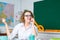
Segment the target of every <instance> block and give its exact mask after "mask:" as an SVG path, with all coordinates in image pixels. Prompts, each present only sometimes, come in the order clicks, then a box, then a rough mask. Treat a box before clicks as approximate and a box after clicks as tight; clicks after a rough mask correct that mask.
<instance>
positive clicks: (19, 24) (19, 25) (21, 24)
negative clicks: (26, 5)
mask: <svg viewBox="0 0 60 40" xmlns="http://www.w3.org/2000/svg"><path fill="white" fill-rule="evenodd" d="M23 25H24V23H18V24H17V25H16V26H18V27H21V26H23Z"/></svg>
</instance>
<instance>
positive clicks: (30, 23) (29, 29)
mask: <svg viewBox="0 0 60 40" xmlns="http://www.w3.org/2000/svg"><path fill="white" fill-rule="evenodd" d="M2 22H3V23H4V24H5V26H6V31H7V35H8V39H9V40H12V39H13V38H14V37H15V36H16V34H18V40H29V36H30V35H34V36H36V31H35V28H36V27H35V25H34V16H33V14H32V12H31V11H29V10H25V11H24V12H23V14H22V16H21V23H19V24H17V25H16V26H15V28H14V29H13V31H12V33H11V34H10V32H9V28H8V25H7V22H6V21H5V19H4V18H2Z"/></svg>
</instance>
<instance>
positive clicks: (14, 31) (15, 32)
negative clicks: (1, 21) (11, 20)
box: [8, 25, 18, 40]
mask: <svg viewBox="0 0 60 40" xmlns="http://www.w3.org/2000/svg"><path fill="white" fill-rule="evenodd" d="M17 31H18V25H16V26H15V28H14V29H13V31H12V33H11V34H10V35H9V36H8V39H9V40H12V39H13V38H14V37H15V36H16V34H17V33H18V32H17Z"/></svg>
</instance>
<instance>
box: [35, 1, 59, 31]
mask: <svg viewBox="0 0 60 40" xmlns="http://www.w3.org/2000/svg"><path fill="white" fill-rule="evenodd" d="M34 15H35V20H36V21H37V23H38V24H41V25H43V26H44V28H45V29H57V30H59V29H60V0H44V1H39V2H34Z"/></svg>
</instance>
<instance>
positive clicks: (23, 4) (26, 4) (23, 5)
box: [0, 0, 42, 33]
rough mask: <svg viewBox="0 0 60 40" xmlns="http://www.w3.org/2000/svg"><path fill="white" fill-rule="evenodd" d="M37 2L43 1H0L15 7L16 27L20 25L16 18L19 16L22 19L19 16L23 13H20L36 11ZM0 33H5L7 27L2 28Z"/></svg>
mask: <svg viewBox="0 0 60 40" xmlns="http://www.w3.org/2000/svg"><path fill="white" fill-rule="evenodd" d="M37 1H42V0H0V2H6V3H9V4H13V5H14V26H15V25H16V24H18V23H19V22H18V20H16V16H17V15H18V17H20V16H19V14H20V13H21V12H20V11H23V10H25V9H27V10H31V11H32V12H33V9H34V6H33V4H34V2H37ZM18 19H19V18H18ZM0 31H1V32H2V33H3V32H5V27H2V28H1V27H0Z"/></svg>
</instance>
